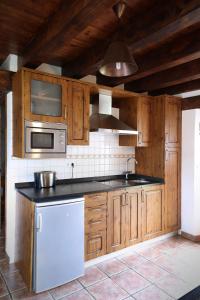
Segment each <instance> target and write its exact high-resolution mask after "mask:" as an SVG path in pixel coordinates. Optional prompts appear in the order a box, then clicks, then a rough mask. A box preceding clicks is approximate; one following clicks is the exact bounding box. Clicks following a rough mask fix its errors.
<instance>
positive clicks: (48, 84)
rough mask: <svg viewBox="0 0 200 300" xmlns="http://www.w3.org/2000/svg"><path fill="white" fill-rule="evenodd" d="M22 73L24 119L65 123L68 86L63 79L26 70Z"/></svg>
mask: <svg viewBox="0 0 200 300" xmlns="http://www.w3.org/2000/svg"><path fill="white" fill-rule="evenodd" d="M22 74H23V77H24V78H23V86H24V94H23V97H24V117H25V119H26V120H28V121H40V122H52V123H67V98H68V95H67V94H68V86H67V85H66V83H65V81H64V79H62V78H58V77H54V76H52V75H46V74H42V73H37V72H31V71H27V70H24V71H22Z"/></svg>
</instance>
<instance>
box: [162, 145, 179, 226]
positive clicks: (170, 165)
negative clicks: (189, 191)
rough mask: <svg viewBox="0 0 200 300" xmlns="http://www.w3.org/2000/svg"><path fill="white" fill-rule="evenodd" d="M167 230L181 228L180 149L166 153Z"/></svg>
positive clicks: (169, 150) (168, 150)
mask: <svg viewBox="0 0 200 300" xmlns="http://www.w3.org/2000/svg"><path fill="white" fill-rule="evenodd" d="M165 198H166V200H165V202H166V204H165V205H166V209H165V210H166V214H165V218H166V230H167V231H173V230H177V229H179V228H180V149H179V148H174V149H170V148H169V149H167V150H166V155H165Z"/></svg>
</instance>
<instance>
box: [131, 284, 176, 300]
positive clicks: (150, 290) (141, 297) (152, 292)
mask: <svg viewBox="0 0 200 300" xmlns="http://www.w3.org/2000/svg"><path fill="white" fill-rule="evenodd" d="M133 297H134V299H136V300H172V299H173V298H172V297H170V296H169V295H167V294H166V293H164V292H163V291H162V290H160V289H159V288H158V287H156V286H155V285H151V286H149V287H147V288H146V289H144V290H142V291H140V292H138V293H136V294H134V295H133Z"/></svg>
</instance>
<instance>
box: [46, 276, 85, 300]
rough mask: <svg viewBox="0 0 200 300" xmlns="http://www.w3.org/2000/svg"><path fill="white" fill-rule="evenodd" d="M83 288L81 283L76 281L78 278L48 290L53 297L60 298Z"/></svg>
mask: <svg viewBox="0 0 200 300" xmlns="http://www.w3.org/2000/svg"><path fill="white" fill-rule="evenodd" d="M81 289H83V287H82V285H81V284H80V283H79V282H78V280H73V281H71V282H69V283H66V284H64V285H61V286H59V287H57V288H55V289H52V290H50V291H49V292H50V293H51V295H52V296H53V297H54V299H56V300H57V299H60V298H62V297H64V296H67V295H70V294H72V293H74V292H77V291H79V290H81Z"/></svg>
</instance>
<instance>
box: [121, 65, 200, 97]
mask: <svg viewBox="0 0 200 300" xmlns="http://www.w3.org/2000/svg"><path fill="white" fill-rule="evenodd" d="M196 79H200V59H196V60H193V61H191V62H188V63H186V64H182V65H179V66H177V67H174V68H171V69H168V70H166V71H162V72H159V73H156V74H153V75H151V76H148V77H145V78H142V79H139V80H135V81H131V82H129V83H127V84H126V85H125V88H126V90H129V91H134V92H139V93H141V92H146V91H152V90H156V89H161V88H164V87H169V86H173V85H177V84H180V83H183V82H188V81H193V80H196Z"/></svg>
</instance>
